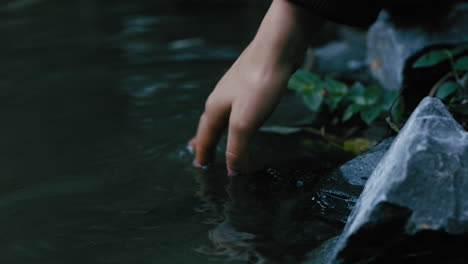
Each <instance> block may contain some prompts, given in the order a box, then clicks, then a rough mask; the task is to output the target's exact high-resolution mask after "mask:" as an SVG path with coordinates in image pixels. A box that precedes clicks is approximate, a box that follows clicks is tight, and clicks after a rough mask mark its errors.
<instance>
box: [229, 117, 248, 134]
mask: <svg viewBox="0 0 468 264" xmlns="http://www.w3.org/2000/svg"><path fill="white" fill-rule="evenodd" d="M229 127H230V129H231V130H232V131H233V132H234V133H237V134H247V133H249V132H250V131H251V130H252V128H253V127H252V125H251V124H250V123H249V122H247V121H245V120H242V119H239V120H238V119H235V120H232V121H230V122H229Z"/></svg>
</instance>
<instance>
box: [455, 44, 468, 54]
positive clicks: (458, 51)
mask: <svg viewBox="0 0 468 264" xmlns="http://www.w3.org/2000/svg"><path fill="white" fill-rule="evenodd" d="M465 51H468V43H463V44H461V45H458V46H456V47H455V48H454V49H452V54H453V56H456V55H458V54H461V53H463V52H465Z"/></svg>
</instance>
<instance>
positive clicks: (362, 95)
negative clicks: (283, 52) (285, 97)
mask: <svg viewBox="0 0 468 264" xmlns="http://www.w3.org/2000/svg"><path fill="white" fill-rule="evenodd" d="M288 87H289V88H290V89H292V90H295V91H296V92H298V93H300V94H301V95H302V97H303V100H304V103H305V104H306V106H307V107H308V108H309V109H310V110H311V111H313V112H320V111H321V109H322V107H324V105H325V106H327V107H328V108H329V110H330V111H331V112H332V113H337V114H338V115H340V116H341V120H342V122H346V121H348V120H349V119H351V118H352V117H353V116H354V115H357V114H359V117H360V119H362V120H363V121H364V122H365V123H366V124H368V125H370V124H372V123H373V122H374V121H375V120H376V119H377V118H378V117H380V116H382V115H385V114H390V115H392V116H393V119H394V120H397V121H400V120H402V115H403V101H402V100H401V99H398V101H397V103H396V104H395V107H392V105H393V103H394V101H395V100H396V98H397V96H398V91H384V90H383V89H381V88H379V87H376V86H367V87H366V86H364V85H363V84H362V83H360V82H356V83H354V84H353V85H352V86H348V85H347V84H346V83H343V82H340V81H338V80H335V79H332V78H328V77H326V78H324V79H322V78H321V77H320V76H318V75H317V74H314V73H310V72H307V71H303V70H299V71H297V72H296V73H295V74H294V75H293V76H292V77H291V79H290V80H289V84H288Z"/></svg>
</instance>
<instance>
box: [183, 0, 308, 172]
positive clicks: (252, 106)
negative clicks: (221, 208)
mask: <svg viewBox="0 0 468 264" xmlns="http://www.w3.org/2000/svg"><path fill="white" fill-rule="evenodd" d="M307 18H308V14H307V13H306V12H305V11H304V10H302V9H301V8H299V7H297V6H295V5H293V4H291V3H289V2H287V1H286V0H274V1H273V3H272V5H271V7H270V9H269V10H268V12H267V14H266V16H265V18H264V20H263V22H262V24H261V26H260V28H259V31H258V32H257V35H256V36H255V39H254V40H253V41H252V42H251V44H250V45H249V46H248V47H247V48H246V49H245V50H244V52H243V53H242V54H241V55H240V56H239V58H238V59H237V60H236V62H235V63H234V64H233V65H232V67H231V68H230V69H229V70H228V72H227V73H226V74H225V75H224V76H223V77H222V79H221V80H220V81H219V83H218V84H217V85H216V87H215V89H214V90H213V92H212V93H211V94H210V96H209V97H208V99H207V101H206V104H205V111H204V113H203V114H202V116H201V118H200V121H199V124H198V129H197V133H196V136H195V137H194V138H193V139H192V140H191V141H190V143H189V144H190V146H191V147H192V149H193V151H194V152H195V160H194V165H196V166H204V165H207V164H208V163H209V162H210V161H211V160H212V159H213V158H214V157H213V154H214V151H215V148H216V144H217V143H218V141H219V138H220V136H221V134H222V132H223V131H224V130H225V128H226V127H228V142H227V150H226V162H227V164H226V165H227V170H228V175H230V176H235V175H237V174H239V173H243V172H245V171H246V168H247V161H248V148H249V143H250V140H251V138H252V135H253V134H254V132H255V131H256V130H257V129H258V128H259V127H260V126H261V125H262V124H263V122H264V121H265V120H266V119H267V118H268V117H269V115H270V114H271V112H272V111H273V110H274V108H275V106H276V105H277V103H278V101H279V99H280V96H281V94H282V92H283V91H284V90H285V88H286V86H287V82H288V79H289V77H290V75H291V74H292V73H293V72H294V70H295V69H296V68H297V67H298V65H300V63H301V62H302V59H303V57H304V55H305V52H306V49H307V38H306V36H307V34H306V32H305V28H306V24H307V21H308V19H307Z"/></svg>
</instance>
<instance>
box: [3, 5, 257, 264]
mask: <svg viewBox="0 0 468 264" xmlns="http://www.w3.org/2000/svg"><path fill="white" fill-rule="evenodd" d="M181 2H182V1H172V2H171V1H149V0H148V1H106V0H102V1H97V0H96V1H93V0H78V1H59V0H49V1H47V0H44V1H9V2H7V4H2V6H0V8H1V9H0V33H1V36H2V37H1V41H0V49H1V52H0V58H1V63H2V66H1V71H0V109H1V111H0V122H1V129H0V155H1V167H0V176H1V177H0V211H1V212H2V213H1V216H0V226H1V228H0V263H5V264H9V263H15V264H16V263H18V264H19V263H208V262H213V261H214V262H215V263H224V262H225V261H227V258H226V257H217V256H216V257H215V256H207V255H203V254H200V253H197V252H196V251H195V250H194V249H196V248H198V247H200V246H203V245H206V244H209V241H208V237H207V232H208V230H209V229H210V228H211V226H208V225H205V224H203V223H202V222H204V221H205V220H206V219H205V216H203V215H202V214H200V213H197V212H196V211H195V210H194V208H195V207H196V206H197V203H198V202H199V201H198V200H197V198H196V197H195V196H194V194H195V193H196V191H197V189H198V188H199V187H198V185H197V184H196V182H195V180H194V169H193V168H192V167H191V166H190V162H191V159H192V157H191V156H190V155H189V153H187V151H186V150H185V144H186V142H187V141H188V140H189V139H190V137H191V136H192V134H193V132H194V130H195V125H196V123H197V119H198V116H199V114H200V112H201V110H202V106H203V102H204V100H205V98H206V96H207V95H208V93H209V91H210V90H211V89H212V87H213V85H214V84H215V83H216V81H217V79H218V78H219V77H220V76H221V74H222V73H223V72H224V71H225V70H226V68H227V67H228V66H229V65H230V64H231V63H232V61H233V60H234V59H235V58H236V56H237V55H238V54H239V52H240V51H241V50H242V47H243V46H245V44H246V43H248V40H249V39H250V38H251V37H252V36H253V34H254V32H255V30H256V27H257V25H258V23H259V21H260V19H261V16H262V15H263V13H264V11H265V6H264V5H257V4H256V5H245V4H244V5H241V4H236V5H232V6H230V5H226V4H219V3H218V4H216V3H215V2H216V1H198V2H200V3H199V4H198V5H183V4H180V3H181ZM210 2H211V3H210ZM29 3H32V4H31V5H28V4H29ZM201 3H203V4H201Z"/></svg>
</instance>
